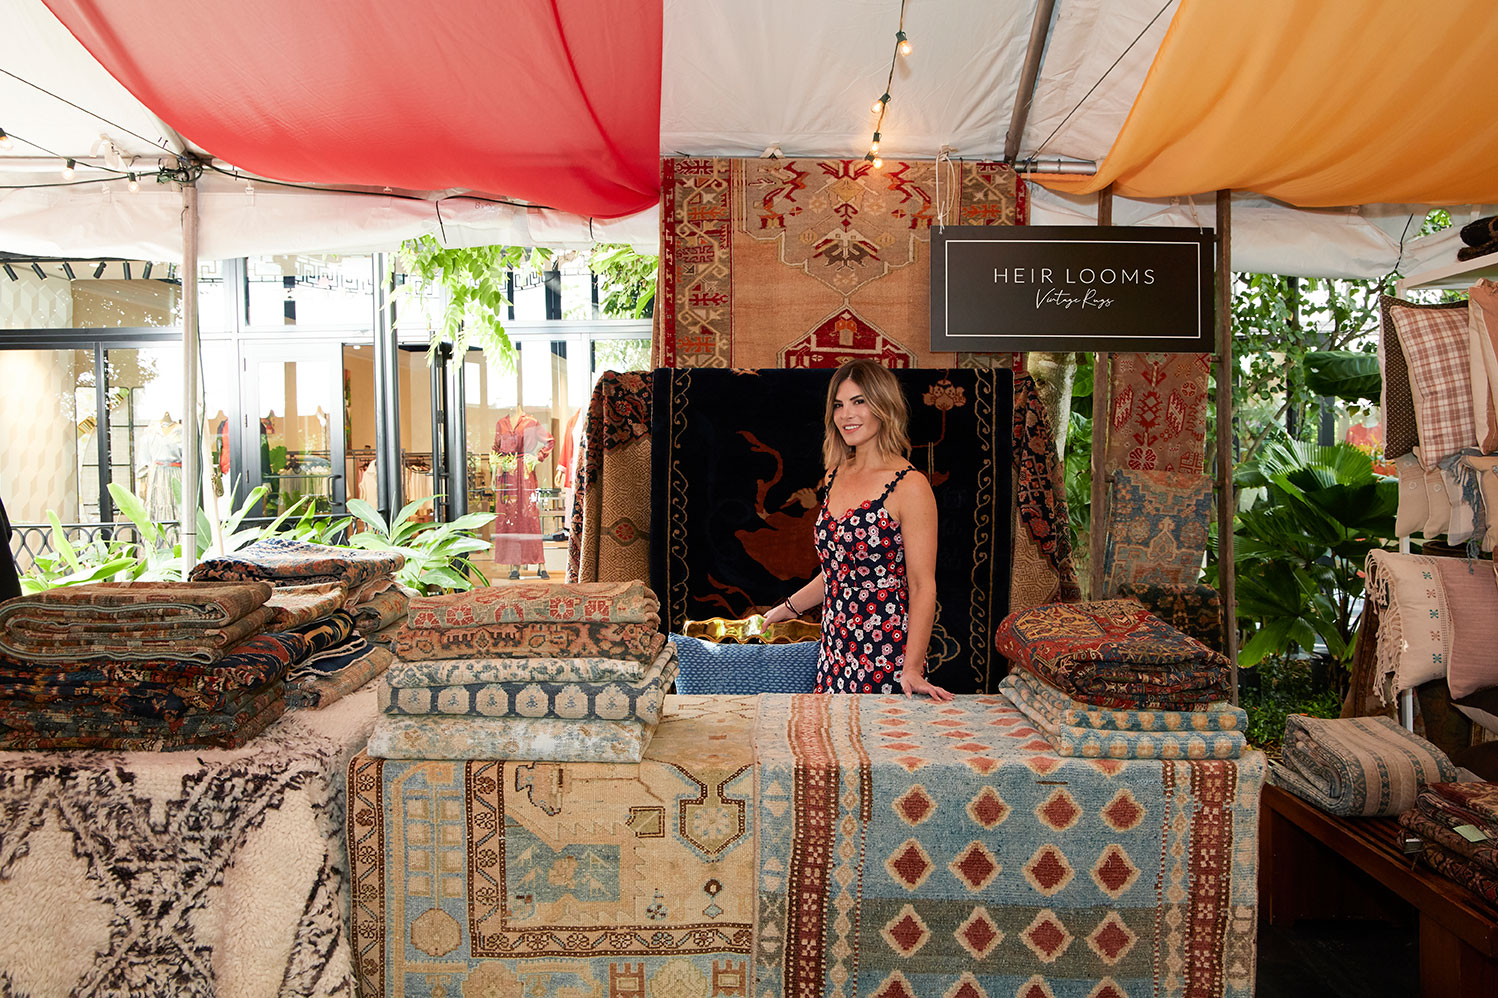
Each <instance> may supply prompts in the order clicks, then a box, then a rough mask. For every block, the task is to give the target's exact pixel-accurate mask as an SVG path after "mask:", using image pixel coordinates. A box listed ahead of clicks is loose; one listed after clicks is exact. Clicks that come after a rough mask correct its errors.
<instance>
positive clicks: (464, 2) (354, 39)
mask: <svg viewBox="0 0 1498 998" xmlns="http://www.w3.org/2000/svg"><path fill="white" fill-rule="evenodd" d="M45 2H46V3H47V6H48V7H49V8H50V9H51V11H52V13H53V14H55V15H56V16H57V18H58V19H59V20H60V21H62V23H63V24H64V25H66V26H67V28H68V30H70V31H71V32H72V33H73V35H74V36H75V37H77V38H78V40H79V41H80V42H81V43H82V44H83V45H84V47H85V48H87V49H88V51H89V52H90V53H91V54H92V55H93V56H94V58H96V59H98V60H99V62H100V63H101V64H102V65H103V66H104V68H105V69H107V70H109V72H110V73H111V74H113V76H114V77H115V78H116V79H117V80H119V81H120V83H121V84H123V85H124V86H125V87H126V88H127V89H128V90H130V92H131V93H133V94H134V95H135V96H136V97H137V98H138V99H139V100H140V101H141V102H142V103H143V104H145V105H146V106H147V107H148V108H150V109H151V110H152V111H153V112H154V113H155V114H156V115H157V116H158V117H160V118H161V119H162V120H163V121H165V122H166V123H167V124H169V125H171V126H172V127H173V128H175V129H176V130H177V131H178V132H180V133H181V134H182V135H183V136H184V137H186V138H187V139H188V140H189V141H191V142H192V143H193V144H195V145H197V146H198V147H200V148H202V149H205V150H207V151H208V152H209V153H211V154H212V155H213V156H215V157H216V158H219V159H222V160H224V161H226V162H228V163H232V164H234V165H235V166H238V167H241V168H243V169H245V170H249V171H252V172H254V173H257V174H260V175H261V176H265V177H270V178H274V179H277V180H289V181H300V182H314V183H324V184H358V185H372V186H380V187H383V186H390V187H398V188H407V189H411V190H421V191H445V190H461V189H466V190H471V191H475V192H481V193H485V194H489V195H495V196H502V197H511V198H518V199H522V200H525V201H529V202H533V203H536V204H544V205H548V206H550V207H553V208H558V209H562V210H565V211H571V212H575V213H577V214H581V215H591V216H595V217H598V218H614V217H618V216H621V215H628V214H632V213H634V212H637V211H641V210H643V209H646V208H649V207H650V206H651V205H652V204H654V203H655V202H656V201H657V200H658V199H659V190H660V189H659V176H658V171H657V162H658V155H659V148H660V93H661V3H662V0H428V2H427V3H423V4H414V5H409V6H404V5H402V6H395V5H380V4H370V3H368V2H366V0H315V2H308V0H257V2H255V3H249V4H221V3H202V2H196V3H194V2H182V0H175V2H174V0H165V2H163V0H150V2H148V0H45Z"/></svg>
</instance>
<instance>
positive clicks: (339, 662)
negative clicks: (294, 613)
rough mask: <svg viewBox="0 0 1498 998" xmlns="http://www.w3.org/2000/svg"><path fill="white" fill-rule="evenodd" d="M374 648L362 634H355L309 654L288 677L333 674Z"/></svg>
mask: <svg viewBox="0 0 1498 998" xmlns="http://www.w3.org/2000/svg"><path fill="white" fill-rule="evenodd" d="M374 648H375V646H374V645H371V644H370V643H369V642H368V641H366V640H364V638H363V637H362V636H361V635H358V634H355V635H353V636H352V637H350V638H349V639H348V640H347V641H344V642H342V643H340V644H336V645H334V646H333V647H331V648H325V649H323V650H322V651H318V652H314V653H313V654H311V655H308V656H307V657H306V658H304V659H302V660H301V661H300V662H298V663H296V665H294V666H293V667H292V669H291V673H290V674H289V675H288V676H287V677H286V678H287V679H307V678H314V679H315V678H316V677H318V676H327V675H331V674H333V673H335V672H338V671H340V670H342V669H347V668H348V667H349V666H351V665H353V664H354V663H355V662H357V661H359V659H361V658H364V657H365V656H366V655H368V654H369V653H370V652H371V651H373V650H374Z"/></svg>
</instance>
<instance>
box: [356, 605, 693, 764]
mask: <svg viewBox="0 0 1498 998" xmlns="http://www.w3.org/2000/svg"><path fill="white" fill-rule="evenodd" d="M659 626H660V603H659V601H658V600H657V599H656V597H655V594H654V593H652V592H651V591H650V590H649V589H647V588H646V587H645V586H644V585H643V584H641V583H639V582H583V583H572V584H548V583H539V584H533V585H532V584H527V585H518V586H503V587H498V588H483V589H476V590H473V591H472V592H467V593H454V594H452V595H450V596H436V597H431V598H417V599H414V600H412V601H411V614H410V620H409V622H408V623H407V624H406V626H405V628H404V629H402V630H401V631H400V632H399V633H398V634H397V635H396V639H395V653H396V657H397V658H398V659H399V661H398V662H397V663H396V664H395V665H394V666H392V667H391V669H390V671H389V672H387V673H386V675H385V682H384V685H383V689H382V691H381V700H380V703H381V708H382V713H381V716H380V719H379V721H378V722H377V723H376V724H375V731H374V735H373V737H372V738H371V739H370V743H369V749H368V751H369V754H370V755H371V756H376V757H380V758H386V759H529V760H545V761H552V762H639V761H640V759H641V758H642V756H643V755H644V752H645V748H646V746H647V745H649V743H650V739H651V737H652V735H653V734H654V733H655V729H656V726H657V724H659V722H660V711H661V700H662V698H663V696H664V694H665V691H666V690H667V689H669V688H670V685H671V682H672V680H673V679H674V678H675V676H676V668H677V665H676V649H675V646H673V645H671V644H668V643H667V642H666V639H665V636H664V635H662V634H660V633H659V631H658V628H659Z"/></svg>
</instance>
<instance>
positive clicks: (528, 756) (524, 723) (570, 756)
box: [365, 714, 655, 762]
mask: <svg viewBox="0 0 1498 998" xmlns="http://www.w3.org/2000/svg"><path fill="white" fill-rule="evenodd" d="M654 734H655V725H653V724H644V723H642V722H640V721H603V720H582V721H566V720H562V719H560V718H554V717H438V716H427V717H411V716H401V717H397V716H395V715H392V714H381V715H380V716H379V719H378V720H376V721H375V727H374V734H372V735H370V736H369V747H368V748H367V749H365V751H366V752H367V753H368V754H369V755H372V756H374V757H375V758H379V759H525V760H529V761H534V762H639V761H640V759H641V757H642V756H643V755H644V754H645V748H646V746H648V745H649V744H650V739H651V736H652V735H654Z"/></svg>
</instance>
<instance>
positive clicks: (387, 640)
mask: <svg viewBox="0 0 1498 998" xmlns="http://www.w3.org/2000/svg"><path fill="white" fill-rule="evenodd" d="M405 629H406V622H405V621H404V620H400V621H396V622H395V623H394V624H389V625H387V626H385V627H382V628H380V629H379V630H378V631H375V632H374V633H373V634H369V635H366V637H368V638H369V640H370V641H372V642H374V643H375V644H377V645H383V646H384V647H386V648H393V647H394V646H395V636H396V635H397V634H399V633H400V632H401V631H403V630H405Z"/></svg>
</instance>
